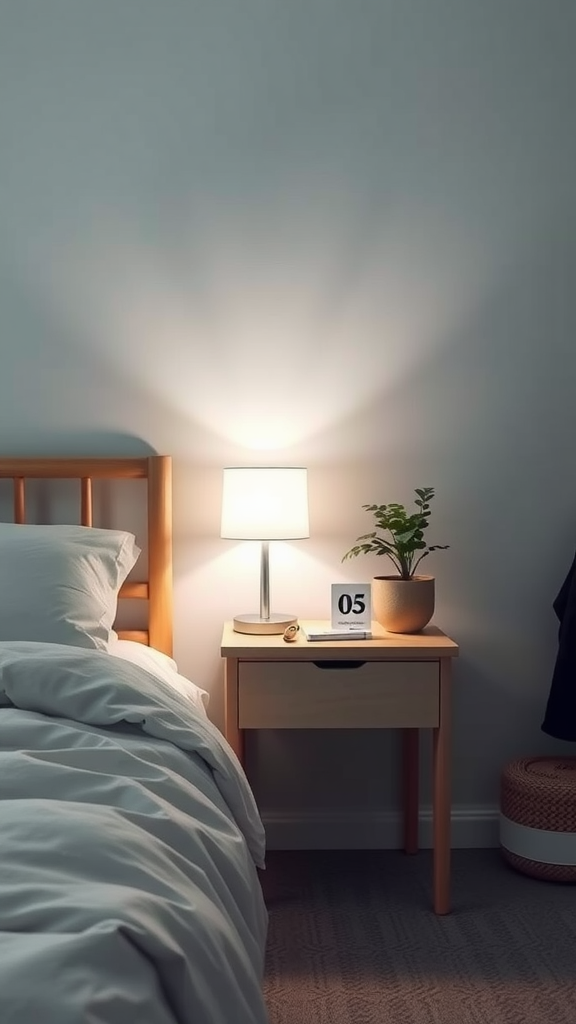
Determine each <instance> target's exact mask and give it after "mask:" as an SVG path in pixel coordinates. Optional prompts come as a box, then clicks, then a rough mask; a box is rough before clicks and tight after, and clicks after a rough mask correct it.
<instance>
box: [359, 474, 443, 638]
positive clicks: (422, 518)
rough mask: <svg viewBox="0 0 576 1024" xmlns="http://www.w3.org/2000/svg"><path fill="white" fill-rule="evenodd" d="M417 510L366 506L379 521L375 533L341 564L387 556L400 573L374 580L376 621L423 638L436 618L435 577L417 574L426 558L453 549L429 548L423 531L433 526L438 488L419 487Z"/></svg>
mask: <svg viewBox="0 0 576 1024" xmlns="http://www.w3.org/2000/svg"><path fill="white" fill-rule="evenodd" d="M415 494H416V498H415V501H414V505H415V511H412V512H409V511H407V509H406V507H405V506H404V505H400V504H398V503H397V502H391V503H390V504H388V505H363V506H362V508H363V509H365V511H366V512H371V513H372V514H373V516H374V520H375V525H376V529H375V530H373V531H372V532H371V533H365V534H363V535H362V536H361V537H357V538H356V544H355V545H354V546H353V547H351V548H350V550H349V551H347V552H346V554H345V555H344V557H343V559H342V561H343V562H344V561H345V560H346V559H347V558H355V557H356V556H357V555H368V554H371V553H372V554H376V555H386V556H387V557H388V558H389V559H390V561H391V562H392V563H393V565H394V566H395V568H396V570H397V572H396V574H394V575H392V576H375V577H374V580H373V584H372V604H373V611H374V617H375V618H376V620H377V621H378V622H379V623H380V624H381V625H382V626H384V628H385V629H387V630H388V631H389V632H391V633H419V632H420V630H422V629H424V626H426V625H427V623H428V622H430V619H431V618H432V615H433V614H434V577H433V576H422V575H416V569H417V567H418V565H419V564H420V562H421V561H422V559H423V558H426V556H427V555H429V554H430V553H431V552H432V551H439V550H445V549H446V548H448V547H449V545H448V544H427V543H426V541H425V540H424V532H425V530H427V529H428V526H429V525H430V523H429V520H430V502H431V500H432V498H433V497H434V488H433V487H416V488H415Z"/></svg>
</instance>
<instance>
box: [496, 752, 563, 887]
mask: <svg viewBox="0 0 576 1024" xmlns="http://www.w3.org/2000/svg"><path fill="white" fill-rule="evenodd" d="M500 847H501V850H502V854H503V856H504V857H505V859H506V860H507V861H508V863H509V864H511V865H512V867H514V868H517V870H518V871H522V872H524V874H525V875H531V876H532V878H543V879H546V880H547V881H550V882H576V757H526V758H522V759H521V760H519V761H510V762H509V764H507V765H506V766H505V768H504V770H503V772H502V777H501V785H500Z"/></svg>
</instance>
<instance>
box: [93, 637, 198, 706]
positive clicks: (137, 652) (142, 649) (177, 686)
mask: <svg viewBox="0 0 576 1024" xmlns="http://www.w3.org/2000/svg"><path fill="white" fill-rule="evenodd" d="M108 651H109V652H110V654H112V655H113V656H114V657H115V658H123V659H124V661H131V662H132V664H133V665H139V666H140V668H144V669H146V671H147V672H150V674H151V675H155V676H157V677H158V678H159V679H162V680H163V682H165V683H167V684H168V686H171V687H172V688H173V689H174V690H176V691H177V692H178V693H179V694H180V695H181V696H182V697H186V699H187V700H190V701H192V703H193V704H195V705H196V707H197V708H199V710H200V711H204V712H205V711H206V708H207V707H208V701H209V699H210V695H209V694H208V693H207V691H206V690H201V689H200V687H199V686H196V684H195V683H193V682H191V680H190V679H187V678H186V676H181V675H179V673H178V666H177V664H176V662H175V661H174V660H173V659H172V658H169V657H168V655H167V654H163V652H162V651H157V650H156V648H155V647H147V646H146V645H145V644H139V643H137V642H136V641H135V640H119V639H118V637H117V636H116V635H114V636H112V637H111V639H110V642H109V644H108Z"/></svg>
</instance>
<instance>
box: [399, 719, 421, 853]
mask: <svg viewBox="0 0 576 1024" xmlns="http://www.w3.org/2000/svg"><path fill="white" fill-rule="evenodd" d="M419 739H420V734H419V732H418V729H403V730H402V790H403V804H404V850H405V852H406V853H417V852H418V804H419V798H418V774H419V763H420V751H419Z"/></svg>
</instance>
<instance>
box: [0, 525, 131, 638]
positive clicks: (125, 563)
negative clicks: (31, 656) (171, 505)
mask: <svg viewBox="0 0 576 1024" xmlns="http://www.w3.org/2000/svg"><path fill="white" fill-rule="evenodd" d="M139 554H140V548H139V547H138V546H137V544H136V538H135V537H134V536H133V534H131V533H123V532H122V531H119V530H98V529H95V528H93V527H91V526H21V525H19V524H14V523H0V641H1V640H32V641H37V642H40V643H54V644H68V645H69V646H75V647H92V648H93V647H96V648H98V649H100V650H107V644H108V641H109V639H110V636H111V634H112V625H113V622H114V619H115V618H116V608H117V598H118V591H119V590H120V587H121V586H122V583H123V582H124V580H125V579H126V577H127V575H128V573H129V572H130V570H131V568H132V566H133V565H134V564H135V562H136V559H137V558H138V555H139Z"/></svg>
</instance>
